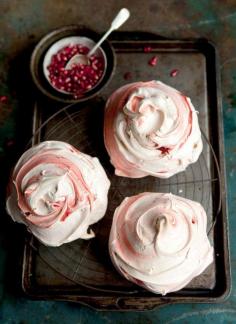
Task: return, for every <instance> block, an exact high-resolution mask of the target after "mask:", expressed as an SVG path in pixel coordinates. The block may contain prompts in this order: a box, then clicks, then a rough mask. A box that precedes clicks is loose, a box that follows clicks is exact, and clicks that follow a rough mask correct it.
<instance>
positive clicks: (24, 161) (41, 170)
mask: <svg viewBox="0 0 236 324" xmlns="http://www.w3.org/2000/svg"><path fill="white" fill-rule="evenodd" d="M109 186H110V182H109V180H108V178H107V176H106V174H105V171H104V169H103V167H102V166H101V164H100V162H99V160H98V159H97V158H92V157H90V156H89V155H87V154H83V153H81V152H79V151H78V150H76V149H75V148H74V147H73V146H71V145H69V144H67V143H64V142H59V141H46V142H42V143H40V144H39V145H36V146H34V147H32V148H30V149H29V150H28V151H26V152H25V153H24V154H23V155H22V156H21V158H20V159H19V161H18V163H17V164H16V166H15V168H14V171H13V174H12V180H11V181H10V194H9V196H8V198H7V203H6V208H7V212H8V213H9V215H10V216H11V217H12V219H13V220H14V221H16V222H19V223H23V224H25V225H26V226H27V227H28V229H29V231H30V232H32V233H33V234H34V235H35V236H36V237H37V238H38V239H39V240H40V241H41V242H42V243H44V244H45V245H49V246H60V245H61V244H64V243H68V242H71V241H73V240H76V239H78V238H83V239H89V238H92V237H93V236H94V233H93V231H91V230H90V232H88V227H89V226H90V225H91V224H94V223H96V222H97V221H98V220H100V219H101V218H102V217H103V216H104V214H105V211H106V208H107V193H108V189H109Z"/></svg>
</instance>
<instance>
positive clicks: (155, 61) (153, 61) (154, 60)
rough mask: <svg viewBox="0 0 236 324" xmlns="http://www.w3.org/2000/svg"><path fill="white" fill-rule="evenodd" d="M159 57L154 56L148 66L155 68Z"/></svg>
mask: <svg viewBox="0 0 236 324" xmlns="http://www.w3.org/2000/svg"><path fill="white" fill-rule="evenodd" d="M157 60H158V58H157V56H153V57H152V58H151V59H150V60H149V61H148V64H149V65H151V66H155V65H157Z"/></svg>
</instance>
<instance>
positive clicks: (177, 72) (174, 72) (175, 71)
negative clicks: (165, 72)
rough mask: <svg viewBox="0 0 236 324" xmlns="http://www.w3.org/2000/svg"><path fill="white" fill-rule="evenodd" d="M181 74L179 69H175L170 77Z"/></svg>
mask: <svg viewBox="0 0 236 324" xmlns="http://www.w3.org/2000/svg"><path fill="white" fill-rule="evenodd" d="M178 74H179V70H178V69H174V70H172V71H171V72H170V76H171V77H172V78H174V77H176V76H177V75H178Z"/></svg>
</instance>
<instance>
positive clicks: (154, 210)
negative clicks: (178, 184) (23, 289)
mask: <svg viewBox="0 0 236 324" xmlns="http://www.w3.org/2000/svg"><path fill="white" fill-rule="evenodd" d="M206 226H207V215H206V213H205V211H204V209H203V207H202V206H201V205H200V204H199V203H197V202H194V201H192V200H189V199H186V198H182V197H179V196H175V195H172V194H166V193H150V192H145V193H141V194H139V195H136V196H132V197H129V198H125V199H124V200H123V202H122V203H121V205H120V206H119V207H118V208H117V209H116V211H115V214H114V218H113V223H112V228H111V232H110V238H109V251H110V256H111V259H112V261H113V264H114V265H115V267H116V268H117V270H118V271H119V272H120V273H121V274H122V275H123V276H124V277H125V278H126V279H128V280H130V281H132V282H134V283H136V284H138V285H140V286H142V287H144V288H145V289H147V290H150V291H152V292H154V293H159V294H162V295H165V294H167V293H169V292H173V291H177V290H179V289H181V288H183V287H185V286H186V285H187V284H188V283H189V282H190V281H191V280H192V279H193V278H194V277H196V276H198V275H199V274H201V273H202V272H203V271H204V270H205V269H206V268H207V266H208V265H209V264H211V263H212V262H213V247H212V246H211V244H210V242H209V240H208V237H207V233H206Z"/></svg>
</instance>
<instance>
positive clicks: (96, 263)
mask: <svg viewBox="0 0 236 324" xmlns="http://www.w3.org/2000/svg"><path fill="white" fill-rule="evenodd" d="M111 42H112V45H113V47H114V49H115V52H116V56H117V67H116V72H115V75H114V76H113V79H112V81H111V82H110V84H109V85H108V86H107V87H106V89H104V90H103V91H102V92H101V94H100V95H99V97H96V98H95V99H93V100H91V101H88V102H86V103H83V104H73V105H70V106H67V107H61V106H60V105H59V104H58V103H52V102H47V101H45V100H44V99H42V98H41V99H40V98H39V99H38V100H37V102H36V104H35V109H34V123H33V132H34V136H33V140H32V144H35V143H38V142H39V141H42V140H62V141H67V142H69V143H71V144H72V145H75V146H77V147H79V149H80V150H81V151H83V152H85V153H88V154H91V155H94V156H98V157H99V159H100V161H101V162H102V164H103V166H104V167H105V169H106V172H107V174H108V176H109V178H110V180H111V183H112V185H111V189H110V192H109V206H108V211H107V213H106V215H105V217H104V218H103V220H102V221H100V222H99V223H98V224H96V225H95V226H93V229H94V231H95V233H96V237H95V238H94V239H92V240H89V241H84V240H77V241H74V242H72V243H69V244H65V245H63V246H61V247H58V248H50V247H45V246H43V245H42V244H40V243H39V242H38V241H37V240H36V239H34V238H33V237H32V236H31V235H30V234H27V235H26V243H25V249H24V260H23V276H22V285H23V289H24V291H25V292H26V293H27V295H29V296H31V297H33V298H40V299H53V300H66V301H74V302H80V303H83V304H86V305H89V306H92V307H94V308H96V309H104V310H107V309H109V310H145V309H153V308H155V307H157V306H160V305H164V304H172V303H185V302H187V303H195V302H197V303H202V302H220V301H223V300H224V299H225V298H226V297H227V296H228V294H229V291H230V265H229V252H228V231H227V226H228V225H227V207H226V184H225V167H224V146H223V128H222V110H221V97H220V85H219V73H218V64H217V55H216V50H215V48H214V46H213V45H212V44H211V43H209V42H208V41H206V40H203V39H200V40H182V41H180V40H164V39H160V38H158V37H157V36H155V35H153V34H147V33H121V32H117V33H116V34H113V38H112V40H111ZM145 46H150V47H151V48H152V50H151V52H150V53H144V47H145ZM154 55H157V56H158V64H157V65H156V66H155V67H151V66H149V65H148V61H149V59H150V58H151V57H153V56H154ZM173 69H178V70H179V74H178V75H177V76H176V77H171V76H170V72H171V71H172V70H173ZM127 79H128V80H127ZM152 79H160V80H161V81H163V82H165V83H167V84H170V85H172V86H174V87H176V88H177V89H180V90H181V91H183V92H184V93H185V94H187V95H188V96H189V97H191V98H192V101H193V104H194V106H195V107H196V109H197V110H198V111H199V120H200V126H201V130H202V134H203V142H204V150H203V153H202V154H201V157H200V159H199V160H198V162H196V163H195V164H194V165H191V166H189V167H188V168H187V170H186V171H185V172H182V173H180V174H178V175H176V176H173V177H171V178H170V179H167V180H160V179H156V178H153V177H146V178H143V179H127V178H122V177H117V176H115V175H114V169H113V167H112V166H111V165H110V163H109V158H108V156H107V153H106V151H105V148H104V144H103V132H102V127H103V110H104V104H105V101H106V99H107V98H108V96H109V94H111V93H112V92H113V91H114V90H115V89H117V88H118V87H119V86H121V85H123V84H125V83H128V82H132V81H137V80H152ZM143 191H159V192H172V193H174V194H178V195H182V196H185V197H187V198H190V199H194V200H196V201H199V202H201V203H202V205H203V206H204V207H205V209H206V211H207V215H208V235H209V238H210V240H211V242H212V244H213V245H214V249H215V258H214V263H213V264H212V265H211V266H209V267H208V269H206V271H205V272H204V273H203V274H201V275H200V276H199V277H197V278H195V279H194V280H193V281H192V282H191V283H190V284H189V285H188V286H187V287H186V288H184V289H182V290H180V291H178V292H175V293H170V294H168V295H167V296H160V295H155V294H153V293H151V292H148V291H145V290H144V289H142V288H140V287H137V286H135V285H133V284H132V283H130V282H128V281H127V280H125V279H124V278H122V277H121V276H120V275H119V274H118V273H117V272H116V271H115V269H114V267H113V266H112V264H111V261H110V258H109V255H108V247H107V242H108V235H109V229H110V226H111V219H112V215H113V212H114V209H115V208H116V206H117V205H118V204H119V203H120V202H121V200H122V199H123V198H124V197H125V196H130V195H133V194H136V193H139V192H143Z"/></svg>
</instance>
